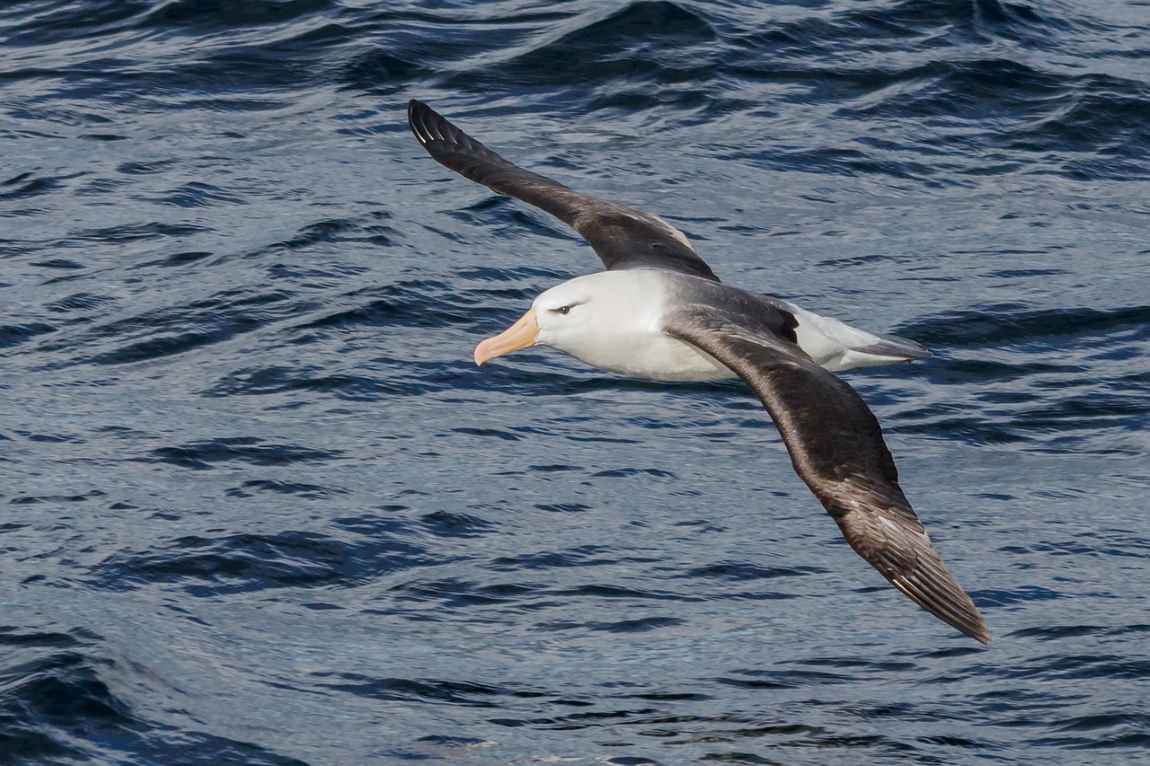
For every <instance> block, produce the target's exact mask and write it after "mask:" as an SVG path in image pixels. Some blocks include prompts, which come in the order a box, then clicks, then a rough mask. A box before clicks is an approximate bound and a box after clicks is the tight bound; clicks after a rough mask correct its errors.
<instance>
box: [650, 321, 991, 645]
mask: <svg viewBox="0 0 1150 766" xmlns="http://www.w3.org/2000/svg"><path fill="white" fill-rule="evenodd" d="M663 330H664V332H666V333H667V334H668V335H671V336H672V337H675V338H678V339H680V340H683V341H685V342H687V343H690V344H691V345H692V346H695V347H696V348H698V349H700V350H702V351H705V352H706V353H708V354H710V355H711V356H713V357H715V358H716V359H718V360H719V361H720V362H722V363H723V364H725V365H726V366H727V367H729V368H730V369H731V370H732V371H733V372H735V373H737V374H738V375H739V377H741V378H742V379H743V380H744V381H746V382H747V383H748V384H749V385H750V386H751V388H753V389H754V390H755V393H756V394H758V396H759V398H760V399H761V400H762V402H763V404H764V405H766V408H767V411H768V412H769V413H770V414H771V417H772V418H773V419H774V421H775V425H776V426H778V429H779V433H781V434H782V437H783V442H784V443H785V444H786V446H787V451H788V452H789V453H790V456H791V462H792V463H793V464H794V467H795V471H796V472H798V474H799V476H800V477H801V478H802V479H803V481H805V482H806V483H807V486H808V487H810V489H811V491H812V492H814V493H815V496H816V497H818V499H819V500H820V501H821V502H822V504H823V506H824V507H825V508H826V509H827V512H828V513H829V514H830V515H831V517H832V518H834V520H835V521H836V522H837V523H838V525H839V529H840V530H842V533H843V536H844V537H846V540H847V542H848V543H850V546H851V547H852V548H854V550H855V553H857V554H859V555H860V556H862V557H863V558H864V559H866V560H867V561H868V562H870V564H871V566H873V567H874V568H875V569H877V570H878V571H879V572H881V573H882V575H883V576H884V577H886V579H887V580H889V581H890V582H891V584H893V585H894V586H895V587H896V588H898V589H899V590H900V591H902V592H903V593H905V594H906V595H907V596H909V597H910V598H911V599H912V600H914V601H915V603H917V604H918V605H919V606H921V607H923V608H924V609H926V610H927V611H928V612H930V613H931V614H933V615H935V616H936V617H938V618H939V619H941V620H943V621H944V622H946V623H948V624H950V625H952V626H954V627H955V628H957V629H958V630H960V631H962V632H963V633H965V634H966V635H968V636H971V637H972V638H975V639H977V640H979V641H981V642H983V643H989V641H990V631H989V630H988V629H987V627H986V623H985V622H984V621H983V619H982V615H980V614H979V612H978V609H977V608H976V607H975V606H974V602H973V601H971V600H970V596H968V595H967V594H966V592H965V591H964V590H963V589H962V587H961V586H960V585H959V584H958V582H957V581H956V580H955V579H954V577H953V576H952V575H951V574H950V572H949V571H947V568H946V565H945V564H943V562H942V559H941V558H940V557H939V555H938V552H937V551H936V550H935V549H934V546H933V545H931V542H930V538H929V537H928V536H927V534H926V530H925V529H924V528H923V526H922V523H921V522H920V521H919V520H918V516H916V515H915V513H914V510H913V509H912V508H911V507H910V503H909V502H907V499H906V497H905V496H904V495H903V493H902V490H901V489H900V488H899V486H898V472H897V470H896V469H895V465H894V460H893V459H892V458H891V455H890V451H889V450H888V449H887V447H886V443H885V442H884V441H883V438H882V429H881V428H879V424H878V421H877V420H876V419H875V417H874V415H873V414H872V413H871V411H870V409H868V408H867V406H866V404H865V403H864V402H863V400H862V399H861V398H860V397H859V395H858V394H857V393H855V391H854V389H853V388H851V387H850V386H848V385H847V384H846V383H844V382H843V381H842V380H840V379H839V378H837V377H835V376H834V375H833V374H831V373H830V372H827V371H826V370H824V369H822V368H821V367H819V366H818V365H817V364H815V363H814V362H812V361H811V360H810V359H808V358H806V357H805V356H803V355H802V354H801V352H797V351H796V350H795V347H794V346H793V345H792V344H789V343H786V342H785V341H783V340H780V339H777V338H773V337H767V336H765V335H763V333H761V332H759V331H756V330H754V329H749V328H748V326H747V325H746V323H743V322H740V321H739V320H738V319H737V318H735V317H733V316H732V315H730V314H727V313H724V312H722V310H721V309H715V308H712V307H709V306H705V305H692V306H688V307H686V308H683V309H679V310H677V311H675V312H673V313H672V314H671V315H670V316H668V317H667V318H666V319H665V320H664V328H663Z"/></svg>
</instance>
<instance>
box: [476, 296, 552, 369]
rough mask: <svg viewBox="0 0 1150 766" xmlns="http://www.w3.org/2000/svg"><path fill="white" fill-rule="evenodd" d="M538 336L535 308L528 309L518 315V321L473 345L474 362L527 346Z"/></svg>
mask: <svg viewBox="0 0 1150 766" xmlns="http://www.w3.org/2000/svg"><path fill="white" fill-rule="evenodd" d="M538 337H539V323H538V322H536V321H535V309H528V310H527V313H526V314H524V315H523V316H521V317H519V321H518V322H516V323H515V324H513V325H511V326H510V327H508V328H507V329H506V330H504V331H503V332H501V333H499V334H498V335H496V336H495V337H494V338H488V339H487V340H485V341H483V342H482V343H480V344H479V345H478V346H476V347H475V363H476V364H478V365H482V364H483V363H484V362H486V361H488V360H491V359H494V358H495V357H497V356H503V355H504V354H510V353H511V352H512V351H518V350H519V349H521V348H527V347H528V346H531V345H534V343H535V339H536V338H538Z"/></svg>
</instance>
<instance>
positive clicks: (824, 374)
mask: <svg viewBox="0 0 1150 766" xmlns="http://www.w3.org/2000/svg"><path fill="white" fill-rule="evenodd" d="M408 120H409V123H410V124H411V128H412V131H413V132H414V134H415V136H416V138H417V139H419V141H420V143H421V144H422V145H423V146H424V148H425V149H427V151H428V152H429V153H430V154H431V156H432V157H434V158H435V159H436V160H438V161H439V162H440V163H442V164H443V165H445V166H447V167H449V168H451V169H453V170H455V171H456V172H458V173H460V174H462V175H464V176H466V177H468V178H470V179H472V180H474V181H478V182H479V183H482V184H484V185H486V186H488V187H489V188H491V189H493V190H495V191H497V192H501V193H505V194H509V195H511V196H514V197H517V198H519V199H521V200H524V201H526V202H529V203H531V204H533V205H536V206H537V207H540V208H542V209H543V210H546V211H547V212H549V213H551V214H553V215H555V216H556V217H558V218H559V219H560V220H562V221H564V222H565V223H567V224H569V225H571V226H572V227H573V228H575V230H576V231H578V232H579V233H580V234H582V235H583V236H584V237H585V238H586V239H587V240H588V241H589V242H590V243H591V245H592V247H593V248H594V249H595V252H596V253H597V254H598V255H599V257H600V258H601V259H602V261H603V263H604V265H605V266H606V267H607V270H606V271H603V272H599V273H596V274H589V275H586V276H582V277H577V278H575V279H571V280H568V281H567V282H564V283H562V284H560V285H557V286H555V287H553V288H551V289H549V290H547V291H545V292H544V293H542V294H541V295H539V297H537V298H536V299H535V301H534V302H533V304H532V306H531V309H530V310H528V311H527V312H526V313H525V314H524V315H523V316H522V317H521V318H520V319H519V321H517V322H516V323H515V324H513V325H512V326H511V327H509V328H508V329H507V330H505V331H504V332H502V333H500V334H499V335H497V336H494V337H492V338H488V339H487V340H484V341H483V342H481V343H480V344H479V345H478V346H476V349H475V361H476V362H477V363H478V364H483V363H484V362H486V361H488V360H490V359H493V358H495V357H497V356H502V355H503V354H507V353H510V352H512V351H515V350H517V349H520V348H525V347H527V346H533V345H547V346H552V347H554V348H558V349H560V350H562V351H565V352H566V353H568V354H571V355H572V356H574V357H576V358H578V359H580V360H582V361H584V362H586V363H587V364H589V365H591V366H593V367H597V368H599V369H603V370H609V371H611V372H616V373H620V374H623V375H628V376H633V377H642V378H649V379H654V380H666V381H688V380H689V381H707V380H718V379H722V378H731V377H739V378H741V379H742V380H743V381H745V382H746V383H747V384H748V385H749V386H750V387H751V388H752V389H753V390H754V391H755V393H756V394H757V395H758V397H759V398H760V399H761V400H762V402H763V404H764V405H765V406H766V408H767V410H768V412H770V415H771V417H772V418H773V419H774V421H775V424H776V425H777V426H778V429H779V432H780V434H781V435H782V437H783V441H784V443H785V444H786V446H787V450H788V452H789V453H790V456H791V462H792V464H793V465H794V468H795V471H796V472H797V473H798V474H799V476H800V477H801V478H802V479H803V481H805V482H806V484H807V486H808V487H809V488H810V489H811V491H812V492H813V493H814V495H815V496H816V497H817V498H818V499H819V501H820V502H821V503H822V504H823V506H824V508H826V510H827V512H828V513H829V514H830V515H831V517H832V518H833V519H834V520H835V522H836V523H837V524H838V526H839V529H840V531H841V532H842V534H843V536H844V537H845V538H846V539H847V542H848V543H849V544H850V545H851V547H852V548H853V549H854V550H855V552H856V553H858V554H859V555H860V556H862V558H864V559H866V561H868V562H869V563H870V564H871V565H872V566H873V567H874V568H875V569H877V570H878V571H879V572H880V573H882V575H883V576H884V577H886V578H887V580H889V581H890V582H891V584H893V585H894V586H895V587H896V588H898V589H899V590H900V591H902V592H903V593H904V594H906V595H907V596H908V597H910V598H911V599H912V600H914V601H915V602H916V603H918V604H919V605H920V606H922V607H924V608H925V609H927V610H929V611H930V612H931V613H933V614H934V615H935V616H937V617H938V618H939V619H942V620H943V621H945V622H947V623H949V624H950V625H953V626H954V627H956V628H957V629H959V630H960V631H962V632H963V633H965V634H967V635H969V636H972V637H973V638H976V639H978V640H979V641H982V642H984V643H985V642H988V641H989V640H990V633H989V631H988V630H987V628H986V624H985V623H984V622H983V620H982V616H981V615H980V614H979V613H978V610H977V608H976V607H975V606H974V603H973V602H972V601H971V599H970V597H969V596H968V595H967V594H966V592H965V591H963V589H962V588H961V587H960V586H959V584H958V583H957V581H955V579H954V578H953V576H952V575H951V574H950V572H949V571H948V570H947V569H946V566H945V565H944V564H943V562H942V559H941V558H940V557H939V555H938V553H937V551H935V549H934V547H933V545H932V544H931V542H930V539H929V537H928V536H927V534H926V530H925V529H924V528H923V526H922V524H921V522H920V521H919V520H918V517H917V516H916V515H915V513H914V511H913V510H912V509H911V506H910V503H909V502H908V501H907V499H906V497H905V495H904V494H903V492H902V489H901V488H900V487H899V483H898V472H897V470H896V468H895V465H894V460H893V458H892V457H891V455H890V452H889V450H888V449H887V447H886V443H885V441H884V440H883V436H882V429H881V428H880V427H879V424H878V421H877V420H876V419H875V417H874V415H873V414H872V413H871V411H870V410H869V409H868V408H867V406H866V404H865V403H864V402H863V401H862V399H861V398H860V397H859V396H858V394H857V393H856V392H855V391H854V389H852V388H851V387H850V386H849V385H847V384H846V383H845V382H843V381H842V380H840V379H839V378H837V377H836V376H835V375H833V374H832V372H831V371H835V370H845V369H850V368H852V367H863V366H870V365H875V364H889V363H892V362H901V361H909V360H913V359H923V358H926V357H928V356H929V353H928V352H927V351H926V350H925V349H924V348H923V347H922V346H919V345H918V344H917V343H914V342H913V341H909V340H905V339H903V338H896V337H891V336H880V335H875V334H873V333H869V332H866V331H864V330H860V329H858V328H855V327H851V326H849V325H846V324H844V323H842V322H840V321H838V320H836V319H832V318H830V317H825V316H820V315H818V314H815V313H814V312H811V311H808V310H805V309H802V308H800V307H798V306H796V305H794V304H792V303H790V302H788V301H785V300H782V299H779V298H775V297H773V296H769V295H760V294H756V293H752V292H748V291H746V290H742V289H739V288H736V287H732V286H729V285H725V284H722V283H720V282H719V279H718V277H717V276H715V273H714V272H713V271H712V270H711V267H710V266H709V265H707V264H706V263H705V262H704V261H703V260H702V258H700V257H699V255H698V254H697V253H696V252H695V250H694V248H693V247H692V246H691V243H690V241H689V240H688V239H687V237H686V235H684V234H683V233H682V232H681V231H679V230H678V229H676V228H675V227H673V226H672V225H670V224H669V223H667V222H666V221H665V220H663V219H662V218H659V217H658V216H655V215H652V214H649V213H644V212H641V211H637V210H634V209H632V208H629V207H626V206H623V205H619V204H617V203H613V202H607V201H604V200H599V199H596V198H594V197H589V196H586V195H582V194H579V193H578V192H575V191H573V190H572V189H569V188H568V187H566V186H564V185H562V184H560V183H558V182H556V181H554V180H552V179H550V178H547V177H546V176H541V175H539V174H536V173H533V172H531V171H528V170H524V169H523V168H520V167H518V166H517V165H515V164H513V163H511V162H509V161H507V160H505V159H504V158H502V157H500V156H499V155H498V154H496V153H495V152H493V151H491V150H490V149H488V148H487V147H486V146H484V145H483V144H481V143H479V142H478V141H476V140H475V139H473V138H471V137H470V136H468V135H467V134H466V133H464V132H463V131H462V130H460V129H459V128H457V127H456V126H454V125H452V124H451V123H450V122H448V121H447V120H446V119H444V118H443V117H442V116H440V115H439V114H437V113H436V112H435V111H433V110H432V109H431V108H430V107H428V106H427V105H425V104H422V103H420V102H418V101H412V102H411V104H410V105H409V110H408Z"/></svg>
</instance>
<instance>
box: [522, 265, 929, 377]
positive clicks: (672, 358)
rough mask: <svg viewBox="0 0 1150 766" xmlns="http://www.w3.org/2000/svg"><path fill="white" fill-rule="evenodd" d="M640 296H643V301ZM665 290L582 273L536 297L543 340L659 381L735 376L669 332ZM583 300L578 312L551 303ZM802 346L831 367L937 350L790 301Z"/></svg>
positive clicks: (635, 274)
mask: <svg viewBox="0 0 1150 766" xmlns="http://www.w3.org/2000/svg"><path fill="white" fill-rule="evenodd" d="M636 296H642V297H641V299H638V300H637V299H636ZM665 296H666V290H665V289H664V285H663V283H662V282H660V276H659V272H657V271H644V270H634V271H624V272H619V271H615V272H599V273H597V274H593V275H587V276H585V277H578V278H576V279H573V280H571V281H569V282H565V283H564V284H562V285H559V286H557V287H556V288H553V289H552V290H549V291H547V292H546V293H544V294H543V295H542V296H540V298H539V299H537V300H536V314H537V315H539V316H540V317H541V318H542V321H543V322H544V323H543V324H542V325H541V333H540V337H539V341H538V342H540V343H542V344H546V345H552V346H555V347H557V348H559V349H561V350H563V351H566V352H567V353H569V354H571V355H572V356H575V357H577V358H579V359H581V360H582V361H584V362H586V363H587V364H590V365H592V366H593V367H598V368H600V369H604V370H610V371H612V372H617V373H621V374H624V375H629V376H633V377H642V378H650V379H654V380H679V381H706V380H721V379H723V378H731V377H734V376H735V374H734V373H733V372H731V370H730V369H728V368H727V367H726V366H724V365H722V364H721V363H719V362H718V361H717V360H715V359H714V358H713V357H711V356H710V355H708V354H706V353H703V352H701V351H699V350H698V349H696V348H695V347H694V346H691V345H689V344H687V343H684V342H683V341H680V340H676V339H675V338H672V337H670V336H669V335H666V334H665V333H663V331H662V329H661V327H662V324H661V321H660V318H661V317H662V315H663V312H664V310H665ZM568 303H576V304H586V305H585V307H584V306H583V305H577V306H576V308H574V309H573V310H572V311H571V315H570V316H569V317H568V316H564V317H558V316H554V315H551V314H549V313H548V311H547V307H548V305H551V304H555V305H566V304H568ZM785 305H786V307H787V309H788V310H790V311H791V312H792V313H793V314H794V315H795V318H796V319H797V320H798V326H797V327H796V328H795V335H796V338H797V341H798V345H799V348H801V349H802V350H803V351H804V352H806V354H807V355H808V356H810V357H811V359H813V360H814V361H815V362H816V363H818V364H820V365H822V366H823V367H825V368H826V369H828V370H832V371H839V370H849V369H852V368H855V367H870V366H875V365H883V364H892V363H894V362H905V361H909V360H911V359H922V358H925V357H927V356H929V355H930V354H929V353H928V352H927V351H926V349H924V348H922V347H921V346H919V345H918V344H917V343H914V342H913V341H907V340H904V339H901V338H893V337H883V336H879V335H875V334H872V333H869V332H866V331H864V330H860V329H858V328H856V327H851V326H850V325H847V324H845V323H843V322H840V321H839V320H837V319H832V318H830V317H824V316H820V315H819V314H815V313H814V312H812V311H807V310H805V309H802V308H799V307H798V306H795V305H794V304H790V303H785Z"/></svg>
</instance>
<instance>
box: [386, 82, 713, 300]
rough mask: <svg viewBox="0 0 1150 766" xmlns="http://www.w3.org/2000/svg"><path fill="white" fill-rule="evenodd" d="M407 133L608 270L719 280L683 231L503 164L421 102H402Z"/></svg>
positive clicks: (483, 147) (430, 151)
mask: <svg viewBox="0 0 1150 766" xmlns="http://www.w3.org/2000/svg"><path fill="white" fill-rule="evenodd" d="M407 121H408V124H410V125H411V132H412V133H414V134H415V137H416V138H417V139H419V143H421V144H423V148H424V149H426V150H427V153H428V154H430V155H431V156H432V157H434V158H435V159H436V160H437V161H439V163H440V164H442V165H445V166H446V167H449V168H451V169H452V170H454V171H455V172H456V173H459V174H460V175H462V176H464V177H466V178H470V179H471V180H472V181H477V182H479V183H481V184H483V185H484V186H486V187H488V188H489V189H491V190H492V191H496V192H499V193H500V194H507V195H509V196H512V197H515V198H517V199H521V200H523V201H524V202H527V203H529V204H532V205H535V206H536V207H539V208H542V209H543V210H546V211H547V212H548V213H550V214H551V215H553V216H555V217H556V218H558V219H559V220H560V221H562V222H563V223H565V224H567V225H568V226H570V227H572V228H573V229H575V231H577V232H579V233H580V234H582V235H583V237H584V238H585V239H586V240H587V241H588V242H590V243H591V247H593V248H594V249H595V252H596V254H598V256H599V258H600V259H601V260H602V261H603V265H604V266H605V267H607V268H608V269H634V268H640V267H647V268H659V269H670V270H671V271H681V272H684V273H687V274H693V275H695V276H697V277H704V278H705V279H712V280H714V281H716V282H717V281H719V278H718V277H716V276H715V273H714V272H713V271H711V268H710V267H709V266H708V265H707V264H706V263H705V262H704V261H703V259H702V258H700V257H699V256H698V254H697V253H695V250H694V249H693V248H692V247H691V243H690V241H688V239H687V237H686V235H685V234H683V232H681V231H679V230H678V229H676V228H675V227H674V226H672V225H671V224H669V223H667V222H666V221H664V220H663V219H662V218H660V217H659V216H657V215H652V214H650V213H643V212H641V211H639V210H632V209H631V208H628V207H624V206H623V205H618V204H615V203H614V202H606V201H604V200H600V199H596V198H594V197H589V196H587V195H585V194H579V193H578V192H576V191H573V190H572V189H569V188H568V187H566V186H564V185H563V184H561V183H559V182H558V181H553V180H551V179H550V178H548V177H546V176H542V175H539V174H538V173H532V172H531V171H529V170H524V169H523V168H521V167H519V166H518V165H515V164H514V163H511V162H508V161H507V160H505V159H503V158H502V157H500V156H499V155H498V154H496V153H495V152H493V151H491V150H490V149H488V148H487V147H486V146H484V145H483V144H481V143H479V142H478V141H476V140H475V139H474V138H472V137H471V136H469V135H467V134H466V133H464V132H463V131H462V130H460V129H459V128H457V127H455V126H454V125H452V124H451V123H450V122H448V121H447V120H446V119H445V118H444V117H443V116H442V115H440V114H439V113H438V112H436V111H435V110H434V109H432V108H431V107H429V106H428V105H427V104H424V103H423V102H421V101H416V100H414V99H412V100H411V101H410V102H408V105H407Z"/></svg>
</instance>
